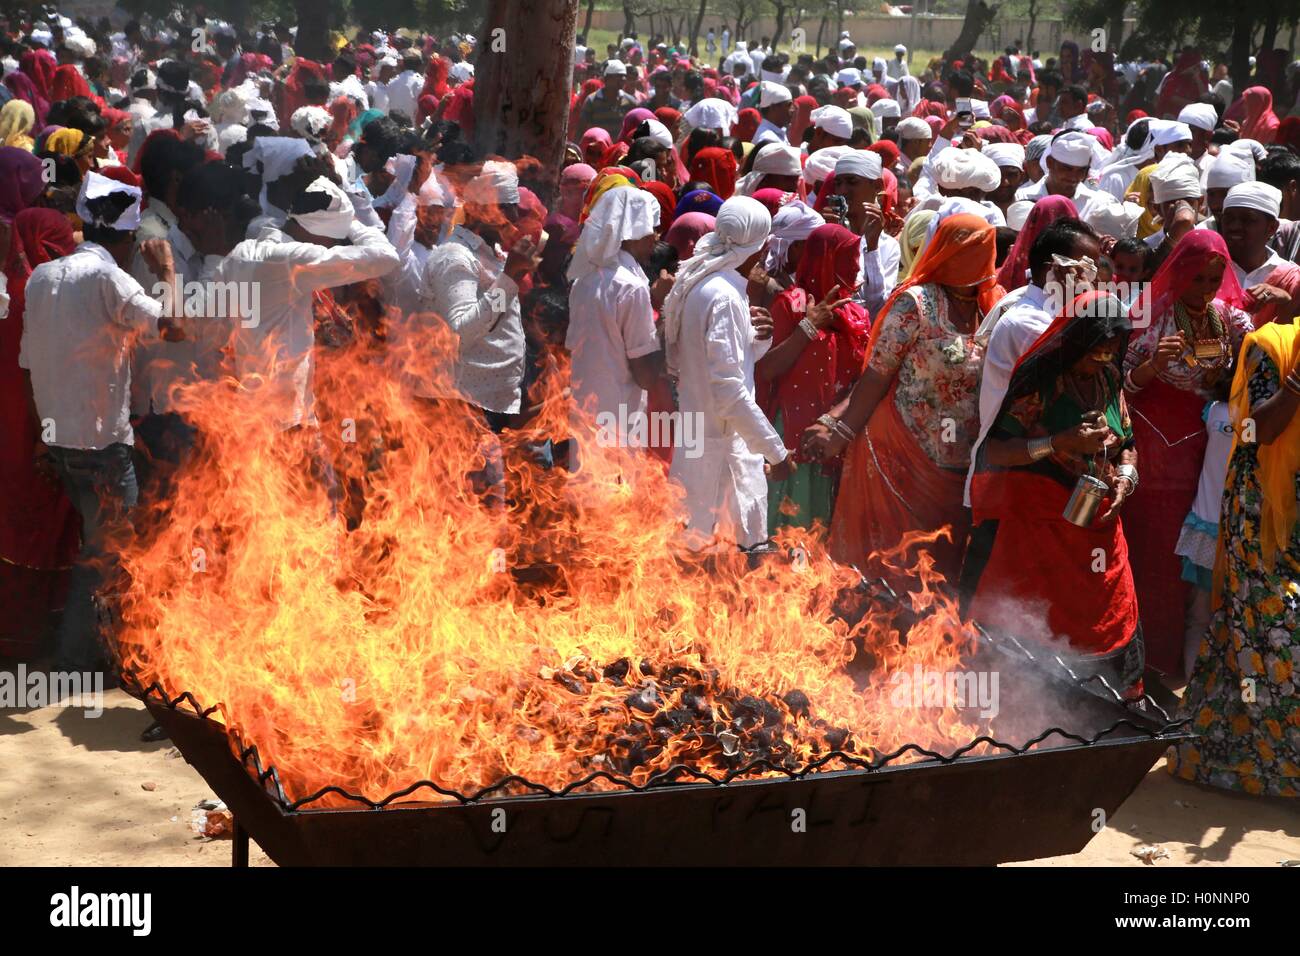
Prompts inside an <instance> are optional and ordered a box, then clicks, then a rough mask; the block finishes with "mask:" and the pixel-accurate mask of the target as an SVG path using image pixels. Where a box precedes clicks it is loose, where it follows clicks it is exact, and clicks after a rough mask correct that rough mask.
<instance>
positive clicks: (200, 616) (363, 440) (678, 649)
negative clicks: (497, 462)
mask: <svg viewBox="0 0 1300 956" xmlns="http://www.w3.org/2000/svg"><path fill="white" fill-rule="evenodd" d="M410 354H411V355H430V354H436V350H435V349H432V348H430V347H429V345H428V343H420V347H419V348H418V349H417V348H415V346H414V344H412V352H411V353H410ZM561 371H562V370H561V369H560V367H559V365H558V363H557V362H555V361H554V360H551V361H549V363H548V368H547V371H546V373H545V374H544V376H543V379H542V382H541V383H540V388H541V391H542V392H544V393H545V394H546V396H547V398H546V400H545V402H544V406H543V411H542V414H541V415H540V416H539V417H538V418H537V419H535V420H534V421H533V422H532V423H531V427H530V428H529V429H528V430H527V431H524V432H517V433H511V434H510V435H509V436H508V437H507V439H506V440H505V445H506V450H505V469H506V477H507V488H508V491H507V504H506V507H505V509H503V510H498V511H495V512H494V511H493V510H492V509H490V508H486V507H484V505H483V503H482V502H481V500H480V498H479V495H478V494H477V493H476V491H475V488H474V486H473V483H472V482H471V481H470V480H469V479H468V478H467V477H466V476H467V475H469V474H470V473H472V472H474V471H476V470H477V469H480V468H481V467H482V466H483V463H484V455H485V449H486V448H487V447H488V446H489V440H488V439H489V436H488V434H487V432H486V431H485V430H484V429H483V428H482V427H481V426H480V425H478V424H477V423H476V422H475V421H473V420H472V419H471V418H469V417H468V416H466V415H464V414H462V413H460V412H459V411H458V410H456V409H455V408H453V407H451V406H448V405H446V404H427V403H424V404H422V403H418V402H413V401H412V400H411V399H410V398H409V396H408V395H407V394H406V393H405V392H404V391H403V388H402V386H401V376H400V375H399V374H396V373H395V372H394V371H393V370H392V369H391V368H390V367H388V366H387V364H386V363H385V361H384V360H383V359H381V358H380V357H379V356H378V355H377V353H374V352H371V351H368V350H366V348H364V347H363V346H360V345H358V346H353V347H352V348H350V349H347V350H343V351H340V352H336V353H327V354H326V356H325V357H324V358H322V360H321V364H320V365H319V366H318V368H317V369H316V394H317V395H318V396H320V399H319V402H318V408H317V412H318V415H319V417H320V420H321V436H322V437H323V448H322V449H320V450H319V454H316V453H314V452H313V450H312V447H311V441H310V440H309V438H308V436H307V435H306V434H303V433H282V432H280V431H279V430H278V429H277V427H276V423H275V421H274V420H273V418H272V415H271V413H270V412H269V411H267V410H266V408H265V407H264V406H265V403H262V402H259V400H258V389H257V383H256V382H242V383H241V382H235V381H231V380H227V381H223V382H218V383H208V384H202V385H198V386H195V387H193V388H191V389H189V390H188V391H186V392H185V393H184V394H183V395H182V396H181V404H182V407H183V409H184V411H185V413H186V414H187V416H189V417H190V418H191V420H192V421H193V422H194V423H195V424H197V425H198V427H199V429H200V431H201V434H202V443H201V446H200V449H199V451H198V453H197V455H196V458H195V460H194V461H193V462H192V463H191V465H190V466H189V467H188V468H187V469H186V470H185V471H184V472H183V474H182V475H181V476H180V478H179V481H178V485H177V488H176V492H175V494H174V496H173V497H172V498H171V499H170V500H169V501H168V502H167V503H166V505H167V509H168V513H167V515H166V517H165V520H158V521H153V522H149V523H148V525H149V531H148V533H147V534H142V535H140V536H138V537H137V539H136V540H135V541H133V542H132V543H131V544H130V545H129V546H128V547H127V548H126V551H125V554H124V558H123V563H124V567H125V570H126V572H127V577H128V580H129V584H128V586H127V587H126V589H125V591H124V593H123V594H122V595H121V596H120V609H121V622H122V623H121V628H120V632H119V634H118V635H117V643H118V647H119V650H120V654H121V657H122V661H123V665H124V666H125V667H126V668H127V669H128V670H130V671H132V672H133V673H134V675H135V677H136V678H137V679H138V680H139V681H140V682H141V683H142V684H144V685H147V684H149V683H151V682H153V681H157V682H158V683H159V684H161V685H162V687H163V688H164V689H165V690H166V691H167V693H168V694H169V695H170V696H173V697H174V696H176V695H179V694H180V693H182V692H184V691H189V692H190V693H192V694H193V695H194V696H195V697H196V698H197V699H198V700H199V701H201V702H203V703H204V704H205V705H213V704H216V705H218V708H219V709H218V711H217V713H216V714H215V715H214V716H215V718H216V719H219V720H220V721H222V722H223V723H224V724H225V725H226V726H227V728H228V729H229V730H230V731H231V732H232V733H234V734H236V735H237V736H238V738H239V740H240V741H242V742H243V743H244V744H245V745H248V744H255V745H256V746H257V747H258V750H259V753H260V755H261V759H262V762H263V764H264V765H265V766H274V767H275V768H276V769H277V771H278V773H279V776H280V780H281V782H282V785H283V788H284V791H285V793H286V794H287V795H288V796H289V797H290V799H301V798H302V797H305V796H308V795H310V794H312V793H314V792H315V791H317V790H319V789H321V788H323V787H326V786H328V785H335V786H339V787H342V788H343V789H345V790H347V791H350V792H354V793H357V794H361V795H364V796H365V797H368V798H370V799H373V800H379V799H382V798H384V797H385V796H387V795H389V794H391V793H393V792H394V791H397V790H400V789H402V788H404V787H407V786H409V785H410V784H412V783H414V782H415V781H419V780H425V779H427V780H431V781H434V782H436V783H438V784H439V785H440V786H442V787H445V788H449V789H454V790H456V791H458V792H460V793H463V794H472V793H475V792H477V791H479V790H480V789H482V788H485V787H489V786H491V785H493V784H495V783H497V782H498V781H500V780H501V779H502V778H504V777H507V776H510V775H518V776H520V777H523V778H526V779H528V780H530V781H533V782H536V783H538V784H542V785H545V786H547V787H551V788H553V789H561V788H563V787H565V786H568V785H570V784H573V783H574V782H575V781H580V780H583V779H584V778H587V777H590V776H591V775H593V774H602V773H603V774H609V775H611V776H615V777H618V778H620V779H627V780H631V781H632V782H634V783H636V784H637V785H643V784H645V783H647V782H654V781H655V780H657V779H665V778H656V776H655V775H659V774H664V772H665V771H668V770H669V769H670V768H673V767H677V766H679V765H680V766H682V767H686V768H689V770H690V771H693V772H696V773H707V774H710V775H713V776H714V777H721V776H723V775H725V774H727V773H729V772H734V771H736V770H739V769H741V768H745V767H748V766H749V765H750V764H751V763H753V762H754V761H756V760H761V761H766V763H765V764H763V765H760V766H756V767H754V768H752V769H751V770H750V771H749V772H750V773H752V774H753V775H759V774H769V773H778V772H781V771H782V770H789V771H798V770H801V769H803V768H806V767H808V766H809V765H810V764H814V763H817V762H818V761H819V760H822V759H823V758H825V756H826V755H828V754H830V753H831V752H833V751H843V752H845V753H848V754H851V755H853V756H855V757H859V758H862V759H872V758H873V757H874V756H876V755H878V754H880V753H884V752H889V751H891V750H893V749H897V748H898V747H899V746H901V745H902V744H904V743H908V742H911V743H915V744H918V745H919V746H922V747H926V748H931V749H935V750H940V751H945V752H951V751H952V750H953V749H955V748H956V747H959V746H962V745H964V744H966V743H968V742H969V741H970V740H971V739H972V738H973V737H975V736H977V735H978V734H979V733H980V732H981V726H980V721H979V718H978V716H977V715H976V714H974V713H973V712H971V711H967V710H959V709H957V708H955V707H951V706H946V707H927V708H918V707H899V706H898V705H897V704H896V703H893V702H891V695H894V691H895V686H894V684H892V683H891V682H890V680H889V675H890V674H893V673H895V672H898V671H903V670H906V671H908V672H910V671H912V669H913V668H914V667H920V668H923V669H925V670H928V671H957V670H961V669H962V668H963V661H964V659H965V658H966V657H967V655H968V654H969V653H970V651H971V647H972V637H973V636H972V635H971V633H970V632H969V631H968V630H967V629H966V628H965V627H964V626H963V625H962V624H961V623H960V622H959V619H958V616H957V613H956V608H955V605H954V604H953V603H952V602H951V601H950V600H949V599H948V598H947V597H946V596H945V594H944V593H943V591H942V582H941V581H940V580H939V579H938V576H937V574H936V573H935V572H933V570H932V569H931V567H930V565H929V562H928V561H927V560H926V559H925V558H924V557H922V558H921V560H920V561H919V562H917V563H916V566H915V567H914V568H912V569H911V573H912V576H913V579H914V580H915V581H916V582H917V584H916V589H915V593H914V594H912V595H911V603H912V604H913V606H914V608H915V611H916V613H915V614H913V615H910V616H909V620H908V621H907V622H906V624H905V625H900V624H899V623H898V622H897V621H895V619H894V616H895V611H896V609H894V608H883V607H877V606H873V605H867V606H863V607H857V608H855V609H854V610H853V613H849V614H846V613H844V610H845V607H844V602H845V595H846V594H849V593H851V591H852V589H853V588H854V586H855V585H857V584H858V583H859V576H858V575H857V574H856V572H854V571H853V570H852V569H848V568H843V567H838V566H836V565H835V564H833V563H832V562H831V561H830V560H829V559H828V558H827V557H826V555H825V552H824V551H823V550H822V549H821V547H820V545H819V544H818V542H817V541H816V539H815V538H814V537H813V536H806V537H800V536H797V535H794V534H790V533H788V532H786V533H784V537H783V538H782V539H781V541H780V545H781V546H782V547H783V548H784V549H786V550H787V551H789V550H791V549H797V550H796V553H797V554H798V555H799V560H796V561H790V560H773V561H766V562H762V563H758V564H757V565H755V564H754V563H753V562H751V561H750V560H748V559H747V558H746V556H744V555H742V554H739V553H736V552H734V551H731V552H723V553H717V554H708V555H693V554H689V553H687V552H684V551H683V550H682V549H681V548H680V547H679V546H678V541H677V539H678V535H679V532H680V527H681V522H680V508H679V497H680V492H679V491H678V490H677V489H676V488H675V486H673V485H672V484H670V483H669V481H668V480H667V478H666V476H665V474H664V471H663V469H662V467H661V466H660V465H659V464H658V463H656V462H655V461H653V460H652V459H650V458H649V457H647V456H643V455H638V454H635V453H631V452H629V451H627V450H626V449H620V448H617V447H600V445H599V443H598V442H597V441H596V429H595V427H594V424H593V425H592V427H591V428H590V429H589V430H588V431H586V432H585V433H583V434H580V435H577V436H575V438H576V441H577V443H578V444H579V446H580V460H581V462H582V465H581V467H580V468H579V469H578V470H577V471H575V472H573V473H569V472H566V471H562V470H547V469H544V468H542V467H540V466H539V465H538V464H537V463H536V461H535V458H536V456H535V455H533V454H531V449H532V448H533V447H534V446H535V445H536V444H537V443H538V442H541V441H542V440H544V438H545V437H546V436H554V437H556V438H560V437H564V436H565V435H567V434H568V432H569V430H570V426H569V416H570V409H569V406H568V400H567V399H566V398H565V397H564V394H563V393H562V392H561V390H560V387H559V383H560V382H562V380H563V375H562V374H561ZM313 458H315V459H320V458H323V459H325V460H326V461H328V462H329V463H330V465H332V467H333V469H334V470H335V472H336V473H337V478H338V484H339V485H340V487H341V488H342V489H343V497H342V501H341V502H340V503H338V504H337V505H333V504H332V503H331V501H330V500H329V498H328V497H327V495H326V492H325V490H324V488H323V485H322V483H321V482H320V481H319V480H318V477H317V475H318V474H319V472H320V470H321V469H320V466H319V461H317V466H316V467H313V466H312V461H313ZM908 544H909V543H907V542H905V543H903V544H902V545H901V546H900V548H899V550H898V553H897V554H894V555H890V556H886V557H887V558H888V560H890V561H893V562H895V563H900V564H901V563H902V562H905V561H910V560H912V556H911V553H910V551H909V547H908ZM529 569H531V570H533V571H537V569H541V570H542V571H543V572H544V573H533V574H526V573H512V572H516V571H521V570H529ZM900 627H905V628H906V629H907V632H906V634H905V635H904V634H902V633H900ZM824 769H837V767H836V765H835V763H834V762H833V761H832V762H827V763H826V765H825V767H824ZM678 776H681V777H682V778H683V779H689V775H684V774H682V772H681V771H677V772H676V774H674V775H670V776H669V777H668V778H666V779H676V778H677V777H678ZM587 786H589V787H591V788H602V787H611V786H614V784H613V783H611V782H610V781H609V780H607V779H606V778H605V777H604V776H597V777H596V778H595V779H593V780H591V781H590V782H589V783H588V784H587ZM505 792H518V788H508V789H507V790H506V791H505ZM428 797H429V794H428V792H427V791H425V792H417V793H416V794H414V795H413V796H412V799H428ZM339 800H341V798H337V797H334V796H327V797H325V798H323V799H322V800H321V801H320V802H319V803H317V804H315V805H316V806H326V805H329V804H330V803H331V802H337V801H339Z"/></svg>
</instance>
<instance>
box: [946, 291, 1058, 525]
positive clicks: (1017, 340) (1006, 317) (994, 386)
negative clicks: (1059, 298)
mask: <svg viewBox="0 0 1300 956" xmlns="http://www.w3.org/2000/svg"><path fill="white" fill-rule="evenodd" d="M1012 296H1015V297H1016V298H1015V300H1014V301H1015V304H1014V305H1010V306H1007V305H1005V303H1006V301H1007V299H1009V298H1011V297H1012ZM1046 301H1047V293H1046V292H1045V291H1044V290H1043V288H1042V287H1041V286H1036V285H1034V284H1033V283H1030V284H1029V285H1026V286H1024V287H1023V288H1021V289H1016V290H1014V291H1012V292H1008V293H1007V295H1006V296H1004V297H1003V298H1002V299H1001V300H999V301H998V303H997V305H995V306H994V307H993V308H992V309H991V310H989V315H990V316H992V315H993V313H994V312H1001V317H1000V318H995V319H994V320H993V322H994V323H995V324H993V325H992V331H991V332H990V333H989V344H988V347H987V348H986V349H985V351H984V370H983V372H982V373H981V376H980V437H979V440H978V441H977V442H976V443H975V446H976V447H979V444H980V442H983V441H984V439H985V438H986V437H987V436H988V433H989V432H990V431H992V430H993V426H994V425H995V424H997V417H998V412H999V411H1000V410H1001V408H1002V401H1003V399H1005V398H1006V397H1007V389H1008V388H1009V387H1010V385H1011V373H1012V371H1013V370H1014V369H1015V367H1016V363H1017V362H1019V361H1020V358H1021V356H1023V355H1024V354H1025V353H1026V352H1028V351H1029V347H1030V346H1031V345H1033V344H1034V343H1035V342H1036V341H1038V337H1039V336H1041V335H1042V334H1043V333H1044V332H1045V331H1047V327H1048V326H1049V325H1051V324H1052V319H1053V316H1052V313H1050V312H1048V311H1047V309H1046V308H1045V304H1046ZM981 331H988V330H987V329H982V330H981ZM974 474H975V460H974V455H972V456H971V470H970V473H969V474H968V475H967V476H966V496H965V504H966V507H968V508H969V507H970V482H971V476H972V475H974Z"/></svg>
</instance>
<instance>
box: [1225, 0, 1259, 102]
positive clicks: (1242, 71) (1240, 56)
mask: <svg viewBox="0 0 1300 956" xmlns="http://www.w3.org/2000/svg"><path fill="white" fill-rule="evenodd" d="M1254 33H1255V23H1254V21H1253V20H1252V19H1251V16H1250V13H1249V12H1248V11H1247V10H1246V9H1245V8H1244V7H1238V8H1237V12H1236V15H1235V16H1234V17H1233V19H1232V46H1231V47H1229V49H1228V76H1229V77H1230V78H1231V79H1232V92H1233V94H1234V95H1236V96H1240V95H1241V91H1242V90H1244V89H1246V87H1248V86H1250V41H1251V37H1252V36H1254Z"/></svg>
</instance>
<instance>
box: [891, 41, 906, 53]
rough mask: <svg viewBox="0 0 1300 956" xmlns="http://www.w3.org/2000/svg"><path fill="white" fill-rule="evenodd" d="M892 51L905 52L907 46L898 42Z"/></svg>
mask: <svg viewBox="0 0 1300 956" xmlns="http://www.w3.org/2000/svg"><path fill="white" fill-rule="evenodd" d="M894 52H895V53H906V52H907V47H905V46H903V44H901V43H900V44H898V45H897V46H895V47H894Z"/></svg>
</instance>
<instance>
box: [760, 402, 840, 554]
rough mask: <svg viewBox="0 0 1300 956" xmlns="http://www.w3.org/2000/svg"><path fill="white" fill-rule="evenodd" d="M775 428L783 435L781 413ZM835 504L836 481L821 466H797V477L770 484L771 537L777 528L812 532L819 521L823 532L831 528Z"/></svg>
mask: <svg viewBox="0 0 1300 956" xmlns="http://www.w3.org/2000/svg"><path fill="white" fill-rule="evenodd" d="M773 425H774V426H775V427H776V430H777V433H778V434H784V431H783V429H782V422H781V414H780V413H779V412H778V413H777V416H776V421H775V422H773ZM834 501H835V478H834V477H833V476H831V475H828V474H826V473H825V471H824V470H823V467H822V465H821V464H819V463H815V462H804V463H803V464H800V465H796V466H795V469H794V474H792V475H791V476H790V477H789V478H787V479H786V480H785V481H769V482H768V483H767V533H768V535H769V537H770V536H771V535H773V534H775V533H776V531H777V529H778V528H786V527H792V528H811V527H812V526H813V522H814V521H820V522H821V524H822V527H823V528H828V527H830V523H831V508H832V506H833V505H834Z"/></svg>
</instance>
